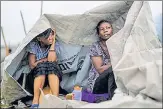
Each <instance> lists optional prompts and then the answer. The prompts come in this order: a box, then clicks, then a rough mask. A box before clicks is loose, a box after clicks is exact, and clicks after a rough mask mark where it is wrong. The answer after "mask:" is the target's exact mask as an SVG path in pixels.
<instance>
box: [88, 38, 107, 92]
mask: <svg viewBox="0 0 163 109" xmlns="http://www.w3.org/2000/svg"><path fill="white" fill-rule="evenodd" d="M92 56H102V60H103V65H107V64H108V63H109V62H110V57H108V56H106V55H105V54H104V52H103V50H102V48H101V46H100V44H99V41H98V42H95V43H93V45H92V46H91V48H90V57H92ZM98 77H99V73H98V71H97V70H96V69H95V67H94V65H93V64H92V67H91V69H90V72H89V78H88V87H87V90H88V91H89V92H92V91H93V87H94V84H95V81H96V79H97V78H98Z"/></svg>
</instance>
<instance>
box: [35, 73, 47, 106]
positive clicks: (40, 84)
mask: <svg viewBox="0 0 163 109" xmlns="http://www.w3.org/2000/svg"><path fill="white" fill-rule="evenodd" d="M44 82H45V75H40V76H38V77H36V78H35V79H34V98H33V102H32V104H39V97H40V89H39V88H41V89H42V88H43V86H44Z"/></svg>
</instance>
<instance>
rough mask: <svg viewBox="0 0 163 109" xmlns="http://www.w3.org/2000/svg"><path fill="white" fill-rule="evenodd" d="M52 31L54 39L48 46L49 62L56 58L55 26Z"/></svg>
mask: <svg viewBox="0 0 163 109" xmlns="http://www.w3.org/2000/svg"><path fill="white" fill-rule="evenodd" d="M52 30H53V31H54V41H53V44H52V45H51V47H50V50H49V53H48V61H49V62H55V61H56V60H57V56H56V52H55V37H56V30H55V28H53V29H52Z"/></svg>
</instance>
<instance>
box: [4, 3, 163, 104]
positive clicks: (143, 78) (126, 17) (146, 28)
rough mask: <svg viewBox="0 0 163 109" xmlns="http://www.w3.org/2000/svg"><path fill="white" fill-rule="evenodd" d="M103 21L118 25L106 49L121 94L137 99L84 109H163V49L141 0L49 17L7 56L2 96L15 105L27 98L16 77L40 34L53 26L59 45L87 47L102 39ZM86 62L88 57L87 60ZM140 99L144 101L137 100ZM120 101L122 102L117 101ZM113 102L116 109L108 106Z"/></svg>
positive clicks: (49, 15)
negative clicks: (98, 29) (99, 32)
mask: <svg viewBox="0 0 163 109" xmlns="http://www.w3.org/2000/svg"><path fill="white" fill-rule="evenodd" d="M102 19H106V20H110V21H112V23H113V28H114V33H115V34H114V35H113V36H112V37H111V38H110V39H109V40H108V41H107V47H108V50H109V52H110V54H111V62H112V65H113V70H114V74H115V77H116V83H117V86H118V89H120V90H121V91H122V92H123V93H125V94H127V95H128V96H129V98H130V97H131V98H132V99H130V100H129V99H127V98H128V97H126V96H123V97H116V96H114V97H113V98H114V100H112V101H107V102H105V103H103V104H104V105H103V106H102V103H99V104H87V105H85V106H84V107H93V106H97V107H100V106H102V107H161V106H162V105H161V101H162V67H161V66H162V50H161V49H162V46H161V44H160V42H159V41H158V39H157V37H156V31H155V26H154V23H153V20H152V16H151V11H150V7H149V4H148V2H142V1H135V2H125V1H114V2H109V3H108V4H105V5H102V6H99V7H97V8H94V9H92V10H90V11H88V12H85V13H84V14H81V15H70V16H63V15H56V14H44V15H43V16H42V17H41V18H40V19H39V20H38V21H37V22H36V24H35V25H34V27H33V28H32V29H31V30H30V31H29V33H28V35H27V37H25V39H24V40H23V41H22V43H21V44H20V46H19V47H18V49H17V50H16V52H15V53H13V54H12V56H10V57H7V58H6V60H5V62H4V71H6V73H5V76H4V77H3V82H2V86H3V87H2V94H6V95H9V96H5V98H6V99H7V100H8V101H9V102H12V101H13V100H14V99H18V98H21V97H23V96H26V94H27V93H25V92H24V89H22V88H21V87H20V86H19V84H17V82H16V81H15V80H14V79H13V77H12V76H11V75H15V74H16V73H17V70H18V69H19V68H20V66H21V65H23V64H22V63H23V61H22V59H23V60H25V59H24V58H23V57H24V55H26V52H25V46H26V45H27V44H28V43H29V42H30V41H31V40H32V39H33V38H34V37H35V36H36V35H37V34H39V33H41V32H43V31H44V30H45V29H47V28H49V27H52V28H53V27H55V28H56V31H57V35H58V37H57V38H58V40H61V41H63V42H64V43H66V44H70V45H71V44H77V45H85V46H87V45H91V44H92V43H93V42H95V41H96V40H97V36H96V35H95V26H96V25H97V23H98V22H99V21H100V20H102ZM86 48H87V47H86ZM71 50H72V49H70V50H69V52H71ZM73 50H75V49H73ZM74 52H75V51H74ZM77 52H78V50H76V53H77ZM61 54H62V53H61ZM70 54H71V53H70ZM72 54H73V53H72ZM86 58H87V55H86V57H85V58H84V59H86ZM88 60H89V59H88ZM84 61H86V60H84ZM86 63H89V61H88V62H86ZM85 66H86V65H85ZM82 67H84V64H83V66H82ZM87 68H88V67H87ZM83 69H84V68H83ZM8 74H9V75H8ZM79 74H82V72H81V73H79ZM6 75H8V76H7V77H6ZM83 75H84V74H83ZM85 75H86V74H85ZM74 78H80V75H78V73H77V76H76V77H74ZM70 80H71V78H70V79H69V81H70ZM10 82H12V84H10ZM71 82H72V81H71ZM79 82H80V83H79ZM79 82H78V84H82V82H83V81H79ZM65 83H66V82H65ZM67 84H68V83H67ZM65 86H66V85H65ZM71 87H72V86H71ZM63 88H64V85H63ZM67 89H69V88H68V87H67ZM6 90H8V91H6ZM13 90H14V91H13ZM135 96H140V97H137V98H136V99H135V98H134V97H135ZM11 98H12V99H11ZM120 98H121V99H120ZM151 98H152V99H151ZM118 99H119V100H122V101H121V102H117V100H118ZM142 99H143V100H142ZM145 101H146V102H145ZM109 103H111V104H112V105H108V104H109ZM131 104H133V105H131ZM151 104H152V105H151ZM44 105H48V104H44ZM78 106H79V105H78Z"/></svg>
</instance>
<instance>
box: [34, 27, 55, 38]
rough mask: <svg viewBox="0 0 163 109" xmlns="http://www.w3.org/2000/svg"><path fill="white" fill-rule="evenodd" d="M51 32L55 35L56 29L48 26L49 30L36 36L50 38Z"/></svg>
mask: <svg viewBox="0 0 163 109" xmlns="http://www.w3.org/2000/svg"><path fill="white" fill-rule="evenodd" d="M51 32H52V34H53V35H54V31H53V30H52V29H51V28H48V29H47V30H45V31H44V32H42V33H40V34H39V35H37V36H36V37H45V38H48V37H49V35H50V33H51Z"/></svg>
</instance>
